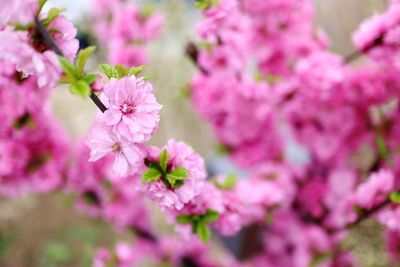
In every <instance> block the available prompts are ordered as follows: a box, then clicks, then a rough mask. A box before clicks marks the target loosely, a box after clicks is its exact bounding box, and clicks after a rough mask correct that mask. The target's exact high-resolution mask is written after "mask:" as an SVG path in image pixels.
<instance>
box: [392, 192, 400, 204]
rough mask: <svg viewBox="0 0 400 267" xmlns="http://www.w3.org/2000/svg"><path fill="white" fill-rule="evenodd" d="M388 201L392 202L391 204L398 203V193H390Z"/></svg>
mask: <svg viewBox="0 0 400 267" xmlns="http://www.w3.org/2000/svg"><path fill="white" fill-rule="evenodd" d="M390 201H392V202H393V203H400V193H399V192H392V193H390Z"/></svg>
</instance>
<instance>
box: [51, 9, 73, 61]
mask: <svg viewBox="0 0 400 267" xmlns="http://www.w3.org/2000/svg"><path fill="white" fill-rule="evenodd" d="M48 29H49V31H50V33H51V36H52V37H53V39H54V42H55V43H56V44H57V45H58V47H59V48H60V49H61V51H62V52H63V54H64V55H65V57H66V58H67V59H69V60H70V61H72V60H73V59H74V58H75V56H76V53H77V51H78V49H79V41H78V39H76V34H77V32H78V31H77V30H76V28H75V26H74V25H73V24H72V23H71V22H70V21H69V20H67V19H66V18H65V17H64V16H61V15H60V16H58V17H57V18H55V19H54V20H53V21H52V23H51V24H50V25H49V27H48Z"/></svg>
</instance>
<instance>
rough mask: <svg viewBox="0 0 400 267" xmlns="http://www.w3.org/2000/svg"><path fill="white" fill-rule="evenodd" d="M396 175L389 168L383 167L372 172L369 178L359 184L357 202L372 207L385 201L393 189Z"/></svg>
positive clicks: (364, 206) (356, 194)
mask: <svg viewBox="0 0 400 267" xmlns="http://www.w3.org/2000/svg"><path fill="white" fill-rule="evenodd" d="M393 182H394V177H393V173H392V172H391V171H389V170H385V169H382V170H380V171H379V172H376V173H372V174H371V175H370V176H369V177H368V180H367V181H365V182H364V183H362V184H361V185H359V187H358V188H357V190H356V193H355V199H356V203H357V204H358V205H360V207H362V208H365V209H371V208H373V207H374V206H376V205H378V204H380V203H381V202H382V201H384V200H385V199H386V198H387V196H388V194H389V192H390V191H391V190H393Z"/></svg>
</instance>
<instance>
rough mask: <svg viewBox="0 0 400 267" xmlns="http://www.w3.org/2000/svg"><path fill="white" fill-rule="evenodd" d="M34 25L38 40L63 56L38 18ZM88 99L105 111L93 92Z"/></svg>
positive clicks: (105, 108) (104, 107)
mask: <svg viewBox="0 0 400 267" xmlns="http://www.w3.org/2000/svg"><path fill="white" fill-rule="evenodd" d="M35 24H36V28H37V31H38V34H39V36H40V38H41V39H42V40H43V41H44V42H45V43H46V44H47V45H49V46H50V48H51V49H52V50H53V51H54V52H55V53H56V54H57V55H59V56H64V54H63V52H62V51H61V49H60V48H59V47H58V46H57V44H56V43H55V42H54V40H53V38H52V37H51V35H50V34H49V32H48V31H47V29H46V27H45V26H44V25H43V23H42V22H41V21H40V20H39V18H38V17H35ZM90 99H91V100H92V101H93V103H95V104H96V106H97V107H98V108H99V109H100V110H101V112H103V113H104V112H105V111H106V110H107V107H106V106H105V105H104V104H103V102H101V100H100V99H99V97H98V96H97V95H96V94H95V93H94V92H93V90H92V92H91V94H90Z"/></svg>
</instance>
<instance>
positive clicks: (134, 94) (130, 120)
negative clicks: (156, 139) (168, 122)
mask: <svg viewBox="0 0 400 267" xmlns="http://www.w3.org/2000/svg"><path fill="white" fill-rule="evenodd" d="M104 94H105V96H107V98H108V99H109V104H108V110H107V111H106V112H105V113H104V123H105V124H106V125H108V126H111V127H113V128H114V131H115V133H116V134H117V135H118V136H119V135H120V136H121V137H122V138H124V139H126V140H129V141H132V142H140V143H142V142H144V141H148V140H149V139H150V137H151V135H152V134H153V132H154V131H155V130H156V128H157V127H158V122H159V120H160V116H159V112H160V109H161V107H162V106H161V105H160V104H158V103H157V100H156V98H155V96H154V94H153V87H152V85H151V84H150V83H149V82H147V81H144V80H143V79H142V78H136V77H124V78H122V79H119V80H116V79H111V80H110V82H109V83H108V84H106V85H105V86H104Z"/></svg>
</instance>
